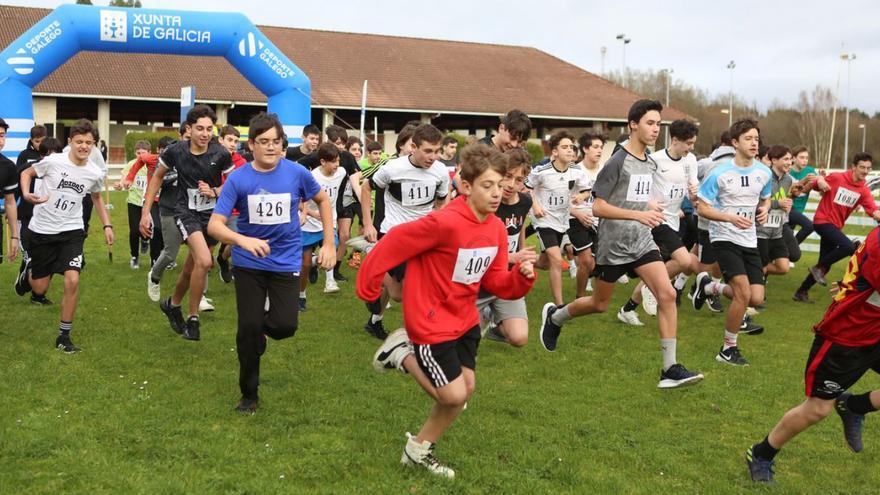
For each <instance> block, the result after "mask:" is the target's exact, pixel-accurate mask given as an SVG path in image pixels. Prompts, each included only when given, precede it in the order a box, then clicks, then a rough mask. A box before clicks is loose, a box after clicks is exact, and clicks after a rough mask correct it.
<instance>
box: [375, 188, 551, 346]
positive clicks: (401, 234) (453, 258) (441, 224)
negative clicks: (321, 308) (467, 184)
mask: <svg viewBox="0 0 880 495" xmlns="http://www.w3.org/2000/svg"><path fill="white" fill-rule="evenodd" d="M403 262H406V263H407V265H406V278H405V279H404V281H403V320H404V325H405V326H406V331H407V333H408V334H409V338H410V340H412V342H413V343H415V344H421V345H425V344H437V343H440V342H447V341H450V340H456V339H458V338H459V337H461V336H462V335H464V334H465V333H466V332H467V331H468V330H470V329H471V328H473V327H474V325H477V323H479V321H480V317H479V315H478V314H477V293H478V292H479V291H480V286H481V285H482V287H483V288H484V289H485V290H486V291H488V292H490V293H492V294H494V295H496V296H498V297H501V298H503V299H518V298H520V297H523V296H525V295H526V293H528V291H529V290H530V289H531V288H532V285H533V284H534V283H535V280H534V279H531V280H530V279H527V278H526V277H524V276H523V275H522V274H520V273H519V265H518V264H517V265H516V266H514V267H513V268H512V269H511V270H510V271H508V268H507V230H506V229H505V228H504V224H503V223H502V222H501V220H499V219H498V217H496V216H495V215H489V216H488V217H487V218H486V220H485V221H482V222H480V221H479V220H478V219H477V217H476V215H475V214H474V212H473V210H471V208H470V206H468V204H467V198H465V197H464V196H462V197H459V198H456V199H455V200H453V201H452V202H451V203H450V204H449V205H448V206H447V207H446V208H443V209H442V210H439V211H434V212H432V213H430V214H429V215H428V216H426V217H424V218H421V219H419V220H414V221H412V222H407V223H404V224H401V225H398V226H397V227H394V228H393V229H391V230H390V231H388V234H386V235H385V236H384V237H382V240H381V241H379V243H378V244H377V245H376V247H375V248H373V250H372V251H370V254H369V255H368V256H367V257H366V259H365V261H364V263H363V264H362V265H361V267H360V270H359V273H358V277H357V295H358V297H360V298H361V299H363V300H365V301H375V300H376V299H378V298H379V295H380V293H381V290H382V279H383V277H384V276H385V273H387V272H388V271H389V270H391V269H392V268H394V267H395V266H397V265H399V264H401V263H403Z"/></svg>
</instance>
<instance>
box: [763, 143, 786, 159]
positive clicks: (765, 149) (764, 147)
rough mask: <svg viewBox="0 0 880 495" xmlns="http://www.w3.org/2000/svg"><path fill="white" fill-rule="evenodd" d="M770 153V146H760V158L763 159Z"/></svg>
mask: <svg viewBox="0 0 880 495" xmlns="http://www.w3.org/2000/svg"><path fill="white" fill-rule="evenodd" d="M768 151H770V147H769V146H764V145H763V144H762V145H760V146H758V158H761V157H762V156H767V152H768ZM783 156H785V155H783Z"/></svg>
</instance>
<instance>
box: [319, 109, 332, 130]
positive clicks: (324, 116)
mask: <svg viewBox="0 0 880 495" xmlns="http://www.w3.org/2000/svg"><path fill="white" fill-rule="evenodd" d="M334 122H335V120H334V117H333V112H331V111H330V110H328V109H326V108H325V109H324V110H323V111H322V112H321V126H322V127H321V129H326V128H328V127H330V126H331V125H333V124H334Z"/></svg>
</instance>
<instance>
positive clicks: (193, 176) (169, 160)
mask: <svg viewBox="0 0 880 495" xmlns="http://www.w3.org/2000/svg"><path fill="white" fill-rule="evenodd" d="M216 122H217V115H216V114H215V113H214V110H213V109H211V107H209V106H207V105H196V106H194V107H193V108H192V109H191V110H190V111H189V112H187V115H186V125H187V126H188V127H189V128H190V133H191V139H190V140H189V141H181V142H178V143H176V144H173V145H171V146H169V147H168V148H167V149H165V151H164V152H163V153H162V155H161V156H160V157H159V166H158V167H157V168H156V171H155V173H154V174H153V178H152V179H150V183H149V187H148V188H147V193H146V194H145V198H144V200H145V201H144V212H143V216H142V217H141V234H143V235H146V236H148V235H151V233H152V230H153V226H152V224H153V222H152V218H151V217H150V214H149V211H150V208H151V207H152V206H153V200H154V197H155V196H156V193H157V192H158V191H159V188H160V187H161V186H162V181H163V179H164V177H165V174H166V173H168V172H169V171H171V170H175V171H177V180H178V182H179V185H178V191H177V204H176V205H175V210H174V219H175V221H176V223H177V227H178V229H180V233H181V237H182V238H183V242H186V244H187V246H189V254H187V257H186V263H185V264H184V267H183V270H182V271H181V273H180V277H179V278H178V279H177V285H175V287H174V294H173V295H171V296H170V297H168V298H167V299H165V300H163V301H162V302H161V303H160V304H159V308H160V309H161V310H162V312H163V313H164V314H165V316H166V317H168V321H169V323H170V325H171V329H172V330H174V331H175V332H176V333H178V334H181V335H182V336H183V338H184V339H186V340H199V339H200V338H201V332H200V322H199V302H200V301H201V299H202V296H203V294H204V289H205V283H206V278H207V275H208V270H210V269H211V266H212V264H213V261H214V257H213V256H212V255H211V248H212V247H213V246H214V245H215V244H216V243H217V242H216V241H215V240H214V239H213V238H212V237H210V236H208V235H206V232H207V231H206V229H207V227H208V220H209V219H210V217H211V211H212V210H213V209H214V205H215V203H216V201H217V196H218V195H219V193H220V190H221V182H222V179H221V176H222V175H223V174H228V173H229V172H231V171H232V169H233V166H232V157H231V156H230V154H229V152H228V151H226V149H225V148H223V146H221V145H220V144H218V143H216V142H214V141H213V140H212V135H213V131H214V124H215V123H216ZM187 292H189V294H190V297H189V317H188V318H187V319H186V320H184V319H183V312H182V311H181V309H180V305H181V303H182V302H183V296H184V295H185V294H186V293H187Z"/></svg>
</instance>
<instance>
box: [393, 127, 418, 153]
mask: <svg viewBox="0 0 880 495" xmlns="http://www.w3.org/2000/svg"><path fill="white" fill-rule="evenodd" d="M416 127H418V126H416V125H412V124H406V125H405V126H403V129H401V130H400V134H398V135H397V141H395V143H394V149H396V150H397V153H398V154H400V150H401V148H403V145H404V144H406V142H407V141H409V140H410V139H412V137H413V133H414V132H415V131H416Z"/></svg>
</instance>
